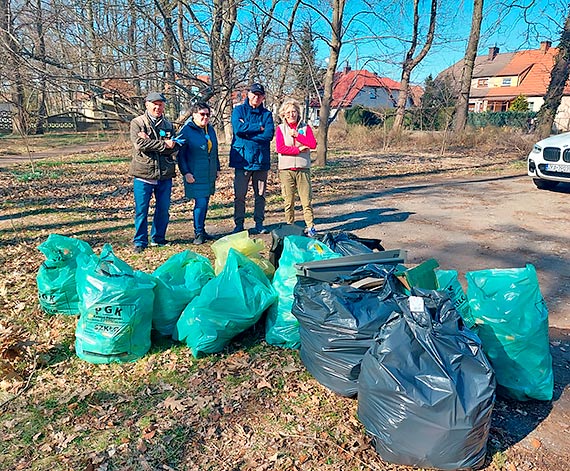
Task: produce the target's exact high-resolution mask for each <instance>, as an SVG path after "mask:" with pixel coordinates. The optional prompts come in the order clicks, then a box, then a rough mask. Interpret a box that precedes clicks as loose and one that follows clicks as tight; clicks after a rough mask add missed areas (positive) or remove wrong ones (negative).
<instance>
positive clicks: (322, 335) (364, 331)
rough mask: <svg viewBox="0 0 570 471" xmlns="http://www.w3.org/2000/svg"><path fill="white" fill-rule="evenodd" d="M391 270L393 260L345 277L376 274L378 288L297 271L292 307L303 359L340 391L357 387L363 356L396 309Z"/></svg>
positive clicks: (350, 392)
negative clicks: (296, 322)
mask: <svg viewBox="0 0 570 471" xmlns="http://www.w3.org/2000/svg"><path fill="white" fill-rule="evenodd" d="M393 271H394V266H392V265H386V266H384V265H365V266H364V267H362V268H359V269H357V270H355V271H354V272H353V274H352V275H351V276H350V277H349V278H347V280H346V281H347V282H350V281H355V280H363V279H365V278H375V279H378V280H381V283H379V284H380V285H381V287H380V288H379V289H378V290H369V289H360V288H355V287H353V286H350V285H349V284H335V283H329V282H325V281H318V280H315V279H313V278H307V277H301V276H299V277H298V282H297V285H296V286H295V293H294V295H295V301H294V303H293V308H292V311H291V312H292V313H293V315H294V316H295V317H296V318H297V319H298V321H299V325H300V327H299V332H300V336H301V349H300V355H301V360H302V361H303V364H304V365H305V367H306V368H307V370H308V371H309V373H311V374H312V375H313V376H314V377H315V379H316V380H317V381H318V382H319V383H321V384H322V385H323V386H326V387H327V388H329V389H331V390H332V391H334V392H336V393H338V394H340V395H342V396H346V397H351V396H354V395H355V394H356V393H357V390H358V387H357V381H358V376H359V374H360V363H361V361H362V358H363V356H364V354H365V353H366V351H367V350H368V349H369V348H370V346H371V345H372V343H373V340H374V336H375V335H376V334H377V332H378V330H379V329H380V327H381V326H382V325H383V324H384V322H386V320H387V319H388V317H389V316H390V314H392V312H393V311H394V310H395V309H398V304H397V302H396V296H397V295H398V293H399V288H398V282H397V280H396V279H395V277H394V275H393ZM400 295H401V294H400ZM402 296H403V295H402Z"/></svg>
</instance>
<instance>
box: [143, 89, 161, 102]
mask: <svg viewBox="0 0 570 471" xmlns="http://www.w3.org/2000/svg"><path fill="white" fill-rule="evenodd" d="M145 101H164V102H165V103H166V97H165V96H164V95H163V94H162V93H158V92H150V93H149V94H148V95H147V96H146V98H145Z"/></svg>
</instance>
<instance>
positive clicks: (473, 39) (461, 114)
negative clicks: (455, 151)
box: [453, 0, 484, 132]
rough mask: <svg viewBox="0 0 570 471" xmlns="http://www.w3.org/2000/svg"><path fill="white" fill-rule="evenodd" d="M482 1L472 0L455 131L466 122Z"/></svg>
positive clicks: (456, 108)
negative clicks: (469, 29)
mask: <svg viewBox="0 0 570 471" xmlns="http://www.w3.org/2000/svg"><path fill="white" fill-rule="evenodd" d="M483 2H484V0H473V15H472V17H471V32H470V33H469V42H468V43H467V49H466V51H465V58H464V60H463V69H462V71H461V84H460V90H459V96H458V98H457V101H456V102H455V110H454V116H453V130H454V131H455V132H459V131H463V129H465V125H466V124H467V112H468V108H469V91H470V90H471V78H472V77H473V67H474V66H475V58H476V57H477V48H478V47H479V37H480V36H481V22H482V20H483Z"/></svg>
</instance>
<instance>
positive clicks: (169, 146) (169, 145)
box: [163, 139, 192, 183]
mask: <svg viewBox="0 0 570 471" xmlns="http://www.w3.org/2000/svg"><path fill="white" fill-rule="evenodd" d="M163 142H164V145H165V146H166V148H167V149H174V146H175V145H176V142H174V141H173V140H172V139H165V140H164V141H163ZM189 183H192V182H189Z"/></svg>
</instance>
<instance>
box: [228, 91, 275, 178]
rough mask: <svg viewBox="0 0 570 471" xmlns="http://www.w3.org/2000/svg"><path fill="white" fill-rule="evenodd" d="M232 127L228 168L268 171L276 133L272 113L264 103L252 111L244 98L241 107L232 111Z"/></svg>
mask: <svg viewBox="0 0 570 471" xmlns="http://www.w3.org/2000/svg"><path fill="white" fill-rule="evenodd" d="M232 127H233V132H234V136H233V139H232V146H231V149H230V167H233V168H239V169H244V170H269V167H270V166H271V150H270V143H271V140H272V139H273V135H274V134H275V125H274V124H273V116H272V115H271V111H269V110H268V109H267V108H265V106H263V104H261V105H260V106H258V107H257V108H253V107H252V106H251V105H250V104H249V100H248V99H247V98H246V100H245V102H244V103H243V104H241V105H238V106H236V107H235V108H234V110H233V113H232ZM262 128H263V130H262Z"/></svg>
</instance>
